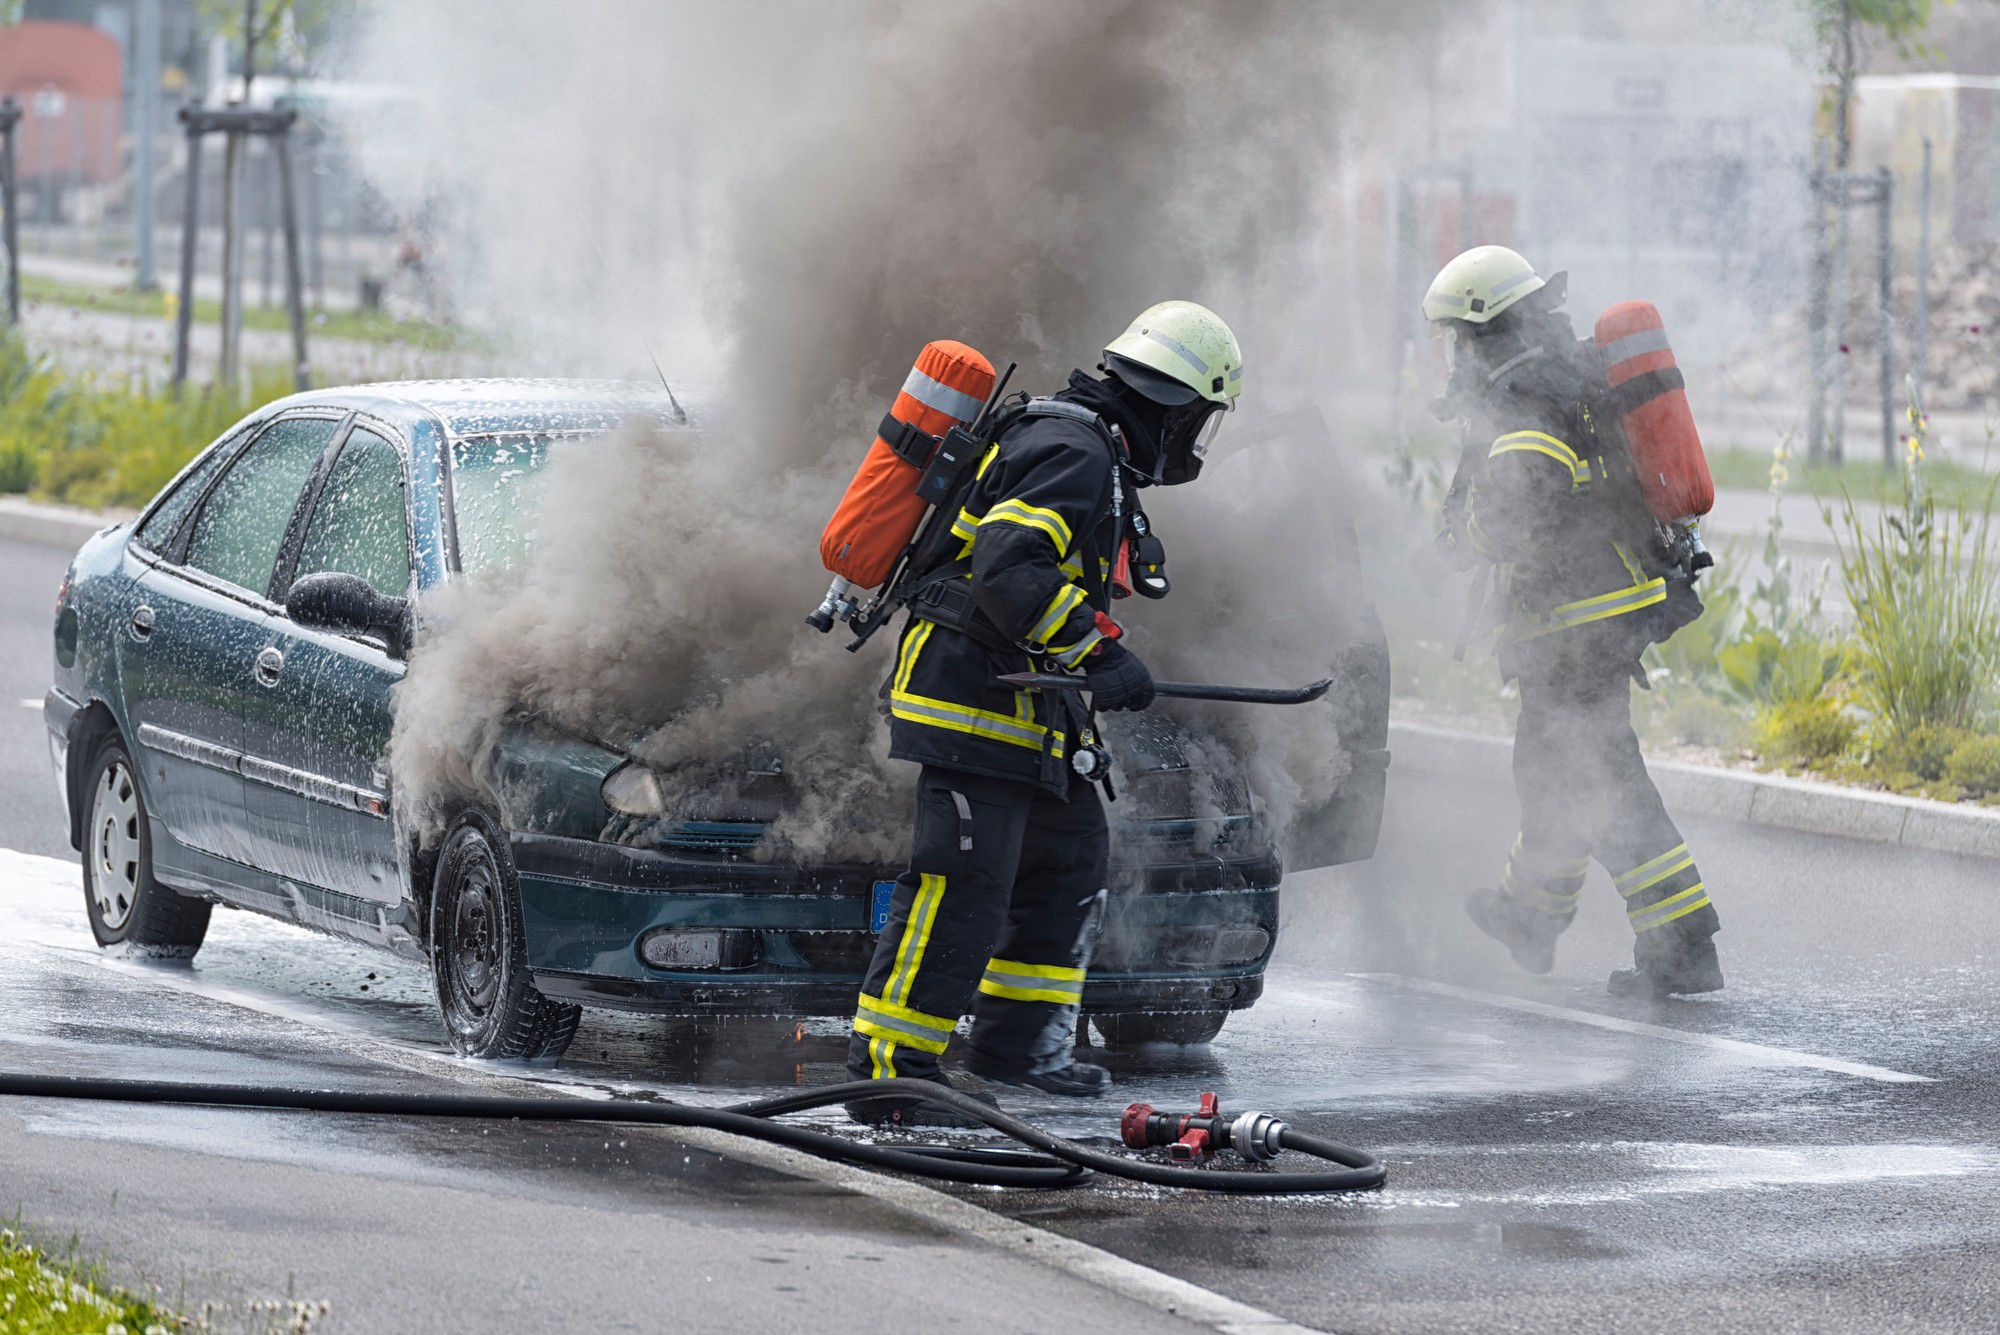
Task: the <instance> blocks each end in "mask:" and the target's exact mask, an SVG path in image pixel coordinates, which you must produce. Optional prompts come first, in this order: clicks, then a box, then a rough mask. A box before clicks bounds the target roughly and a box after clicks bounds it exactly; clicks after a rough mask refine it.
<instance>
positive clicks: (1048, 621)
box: [1028, 584, 1084, 647]
mask: <svg viewBox="0 0 2000 1335" xmlns="http://www.w3.org/2000/svg"><path fill="white" fill-rule="evenodd" d="M1083 602H1084V595H1083V590H1082V589H1079V588H1078V587H1076V585H1074V584H1065V585H1063V586H1062V587H1061V588H1060V589H1057V590H1056V596H1055V597H1053V598H1051V599H1049V606H1048V610H1047V611H1045V612H1043V613H1042V615H1041V619H1040V620H1038V621H1037V622H1035V626H1034V629H1033V630H1030V631H1029V632H1028V643H1029V644H1032V645H1035V646H1037V647H1040V646H1042V645H1045V644H1047V643H1048V642H1049V636H1051V635H1053V634H1055V633H1056V632H1057V631H1059V630H1061V629H1062V625H1063V622H1065V621H1068V620H1069V614H1070V613H1071V612H1074V611H1075V610H1076V609H1077V608H1079V607H1081V606H1083Z"/></svg>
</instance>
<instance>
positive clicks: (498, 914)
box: [430, 816, 583, 1061]
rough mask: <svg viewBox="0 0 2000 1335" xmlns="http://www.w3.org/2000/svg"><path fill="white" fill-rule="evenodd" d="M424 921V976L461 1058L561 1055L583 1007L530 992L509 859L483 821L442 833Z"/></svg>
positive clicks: (467, 819)
mask: <svg viewBox="0 0 2000 1335" xmlns="http://www.w3.org/2000/svg"><path fill="white" fill-rule="evenodd" d="M430 919H431V920H430V943H431V977H432V979H433V980H434V981H435V982H436V984H437V998H438V1008H439V1009H440V1010H441V1011H443V1013H444V1027H445V1032H446V1033H447V1034H448V1035H449V1036H450V1038H451V1045H452V1047H454V1048H455V1049H457V1050H458V1052H459V1054H460V1055H462V1056H466V1057H490V1058H517V1059H523V1060H527V1061H554V1060H555V1059H556V1058H558V1057H560V1056H562V1054H563V1051H564V1049H566V1048H568V1047H569V1043H570V1040H571V1039H572V1038H575V1037H576V1026H577V1022H578V1021H579V1020H581V1019H582V1018H583V1011H582V1009H581V1008H580V1007H577V1006H571V1005H566V1004H564V1003H562V1002H557V1001H550V1000H549V999H548V998H547V997H545V996H543V995H542V994H541V993H540V992H537V991H536V990H535V985H534V982H533V980H532V979H531V978H530V977H529V975H528V952H527V947H526V945H525V943H524V941H523V939H522V931H521V895H520V889H519V885H518V883H517V882H516V880H515V877H514V863H513V859H512V858H511V857H509V856H508V854H507V844H506V841H505V840H504V839H501V838H500V837H498V836H497V835H496V834H495V833H494V832H493V831H492V829H491V827H489V826H488V825H487V823H486V822H485V821H484V820H482V819H480V818H478V817H474V816H468V817H465V818H462V819H461V820H460V821H459V822H458V823H457V824H455V825H454V826H452V828H451V830H450V832H449V833H447V834H446V835H445V838H444V844H443V846H442V847H441V848H440V849H439V851H438V860H437V874H436V877H435V879H434V880H433V882H432V886H431V915H430Z"/></svg>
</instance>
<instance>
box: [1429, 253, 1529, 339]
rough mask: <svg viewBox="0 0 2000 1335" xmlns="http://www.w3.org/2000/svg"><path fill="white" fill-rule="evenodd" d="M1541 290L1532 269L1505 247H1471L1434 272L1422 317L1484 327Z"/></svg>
mask: <svg viewBox="0 0 2000 1335" xmlns="http://www.w3.org/2000/svg"><path fill="white" fill-rule="evenodd" d="M1541 287H1542V280H1541V277H1540V275H1538V274H1536V272H1535V266H1534V265H1532V264H1530V263H1528V261H1527V260H1525V259H1523V258H1522V257H1521V256H1520V254H1518V253H1517V252H1515V251H1511V250H1509V249H1507V247H1505V246H1474V247H1473V248H1472V249H1471V250H1468V251H1466V252H1465V253H1464V254H1463V255H1460V256H1459V257H1458V258H1456V259H1454V260H1452V261H1451V263H1449V264H1447V265H1445V266H1444V268H1442V269H1440V270H1438V276H1437V277H1436V278H1433V279H1432V280H1431V290H1430V291H1428V292H1426V293H1424V318H1425V319H1426V320H1429V321H1430V322H1431V323H1433V324H1435V323H1437V322H1438V321H1439V320H1460V321H1463V322H1464V323H1466V324H1485V323H1487V322H1488V321H1489V320H1491V319H1493V317H1494V316H1496V315H1498V314H1500V312H1502V311H1504V310H1506V309H1507V308H1508V307H1509V306H1512V305H1513V304H1514V303H1515V302H1517V301H1519V300H1521V298H1523V297H1525V296H1527V295H1528V294H1529V293H1531V292H1539V291H1540V290H1541Z"/></svg>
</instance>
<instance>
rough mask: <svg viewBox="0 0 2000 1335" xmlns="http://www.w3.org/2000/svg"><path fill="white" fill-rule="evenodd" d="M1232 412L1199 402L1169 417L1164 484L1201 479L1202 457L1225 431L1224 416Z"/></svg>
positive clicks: (1163, 434)
mask: <svg viewBox="0 0 2000 1335" xmlns="http://www.w3.org/2000/svg"><path fill="white" fill-rule="evenodd" d="M1227 411H1228V409H1226V408H1224V407H1223V406H1222V405H1221V404H1219V403H1210V402H1209V401H1208V400H1206V399H1196V400H1195V401H1194V402H1193V403H1190V404H1187V405H1186V406H1185V407H1180V408H1175V409H1172V410H1171V411H1169V412H1168V413H1167V420H1166V424H1165V425H1164V426H1163V427H1162V428H1161V430H1160V463H1161V467H1160V482H1161V484H1162V485H1164V486H1169V487H1172V486H1178V485H1179V484H1181V483H1183V482H1192V481H1194V480H1195V479H1196V478H1197V477H1200V476H1201V464H1202V457H1203V456H1204V455H1206V454H1207V453H1208V448H1209V446H1210V445H1211V444H1213V443H1214V441H1215V437H1216V434H1217V433H1218V432H1219V431H1220V430H1221V429H1222V415H1223V414H1224V413H1225V412H1227Z"/></svg>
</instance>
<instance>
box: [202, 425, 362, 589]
mask: <svg viewBox="0 0 2000 1335" xmlns="http://www.w3.org/2000/svg"><path fill="white" fill-rule="evenodd" d="M339 425H340V423H339V422H338V421H335V420H332V419H329V418H323V417H287V418H280V419H279V420H277V421H276V422H273V423H272V424H271V425H270V426H269V427H267V428H265V430H264V432H263V434H262V435H260V436H258V437H257V439H255V440H253V441H251V442H250V444H249V446H248V447H247V448H246V449H244V451H243V452H242V453H241V454H239V455H237V456H236V462H234V463H232V464H231V465H230V466H229V471H228V472H226V473H224V474H223V475H222V477H221V478H220V479H219V480H218V481H217V482H216V484H215V489H214V490H213V491H211V492H209V494H208V499H207V500H206V501H204V502H203V503H202V507H201V513H200V514H198V515H196V516H195V517H194V532H193V533H192V534H191V535H190V536H189V538H188V551H187V564H188V565H190V566H192V567H194V568H195V569H196V570H200V571H203V572H204V573H206V574H210V575H214V576H216V577H217V578H219V579H226V580H228V581H229V582H230V583H231V584H235V585H237V586H239V587H241V588H245V589H248V590H250V591H251V592H252V593H256V594H262V593H264V592H265V591H266V590H267V589H269V587H270V584H271V571H272V569H273V567H275V566H276V565H277V561H278V547H279V545H280V544H281V543H283V542H284V539H285V529H286V528H287V527H289V526H290V524H291V522H292V511H293V510H295V509H297V508H298V503H299V492H300V490H301V489H302V488H303V487H304V486H305V484H306V480H307V479H308V478H310V477H311V476H312V472H313V466H314V465H315V464H317V463H318V462H319V458H320V455H322V454H324V453H325V452H326V447H327V445H328V443H329V442H331V441H332V439H333V433H334V429H335V428H336V427H338V426H339Z"/></svg>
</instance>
